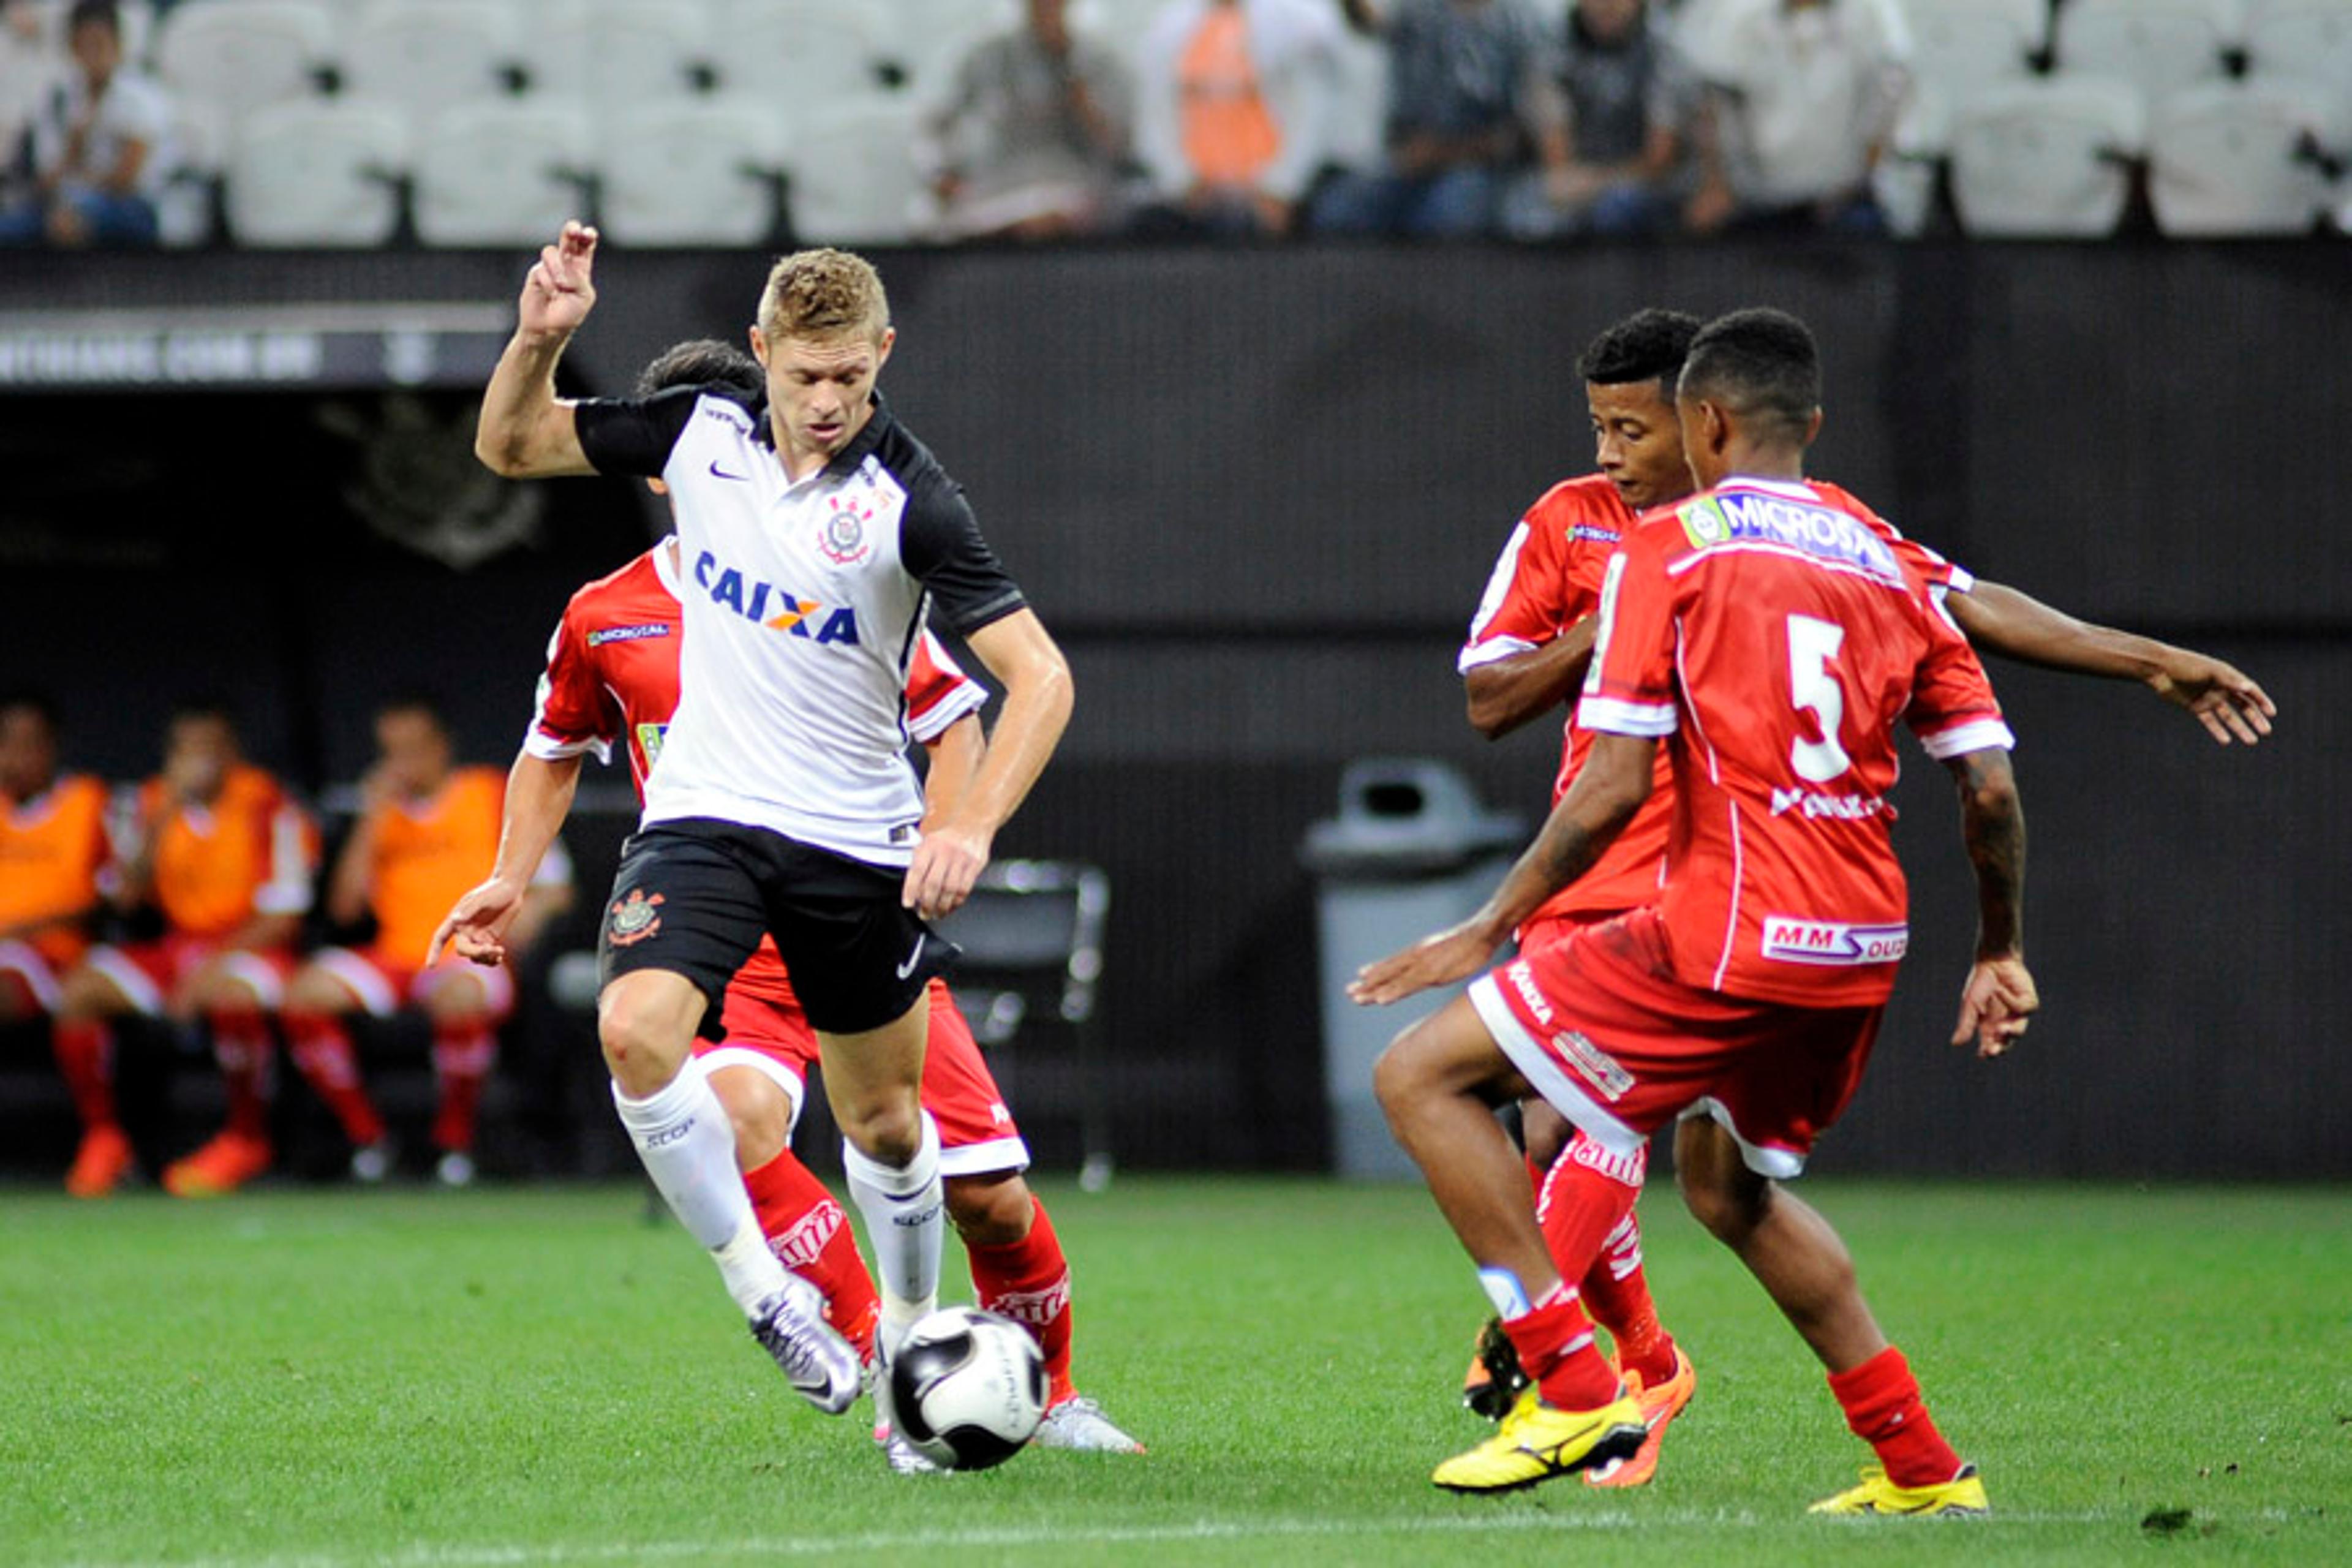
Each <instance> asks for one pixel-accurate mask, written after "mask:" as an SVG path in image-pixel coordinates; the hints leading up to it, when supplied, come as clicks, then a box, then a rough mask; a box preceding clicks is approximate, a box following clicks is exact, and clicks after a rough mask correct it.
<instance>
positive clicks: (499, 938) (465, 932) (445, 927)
mask: <svg viewBox="0 0 2352 1568" xmlns="http://www.w3.org/2000/svg"><path fill="white" fill-rule="evenodd" d="M522 899H523V889H521V888H520V887H518V886H517V885H515V884H514V883H512V882H509V881H508V880H507V879H504V878H502V877H493V878H491V879H489V880H488V881H487V882H484V883H483V884H482V885H481V886H480V887H478V888H476V889H474V890H473V891H471V892H469V893H467V895H466V896H465V897H464V898H462V899H459V900H457V902H456V903H455V904H453V905H451V906H450V909H449V912H448V914H447V915H446V916H444V917H443V918H442V921H441V924H440V926H439V927H438V928H437V929H436V931H434V932H433V947H432V950H431V951H430V952H427V953H426V954H425V965H426V966H427V967H428V968H429V967H431V966H432V965H433V964H436V963H439V962H440V961H441V953H442V950H443V949H445V948H446V949H450V950H452V951H454V952H457V955H458V956H459V957H460V958H466V959H471V960H472V961H473V962H474V963H478V964H480V965H482V966H483V967H484V968H486V969H495V968H497V967H498V966H499V964H501V963H505V962H506V961H507V943H506V934H507V928H508V927H509V926H510V925H512V924H514V919H515V916H517V915H518V914H520V913H521V912H522Z"/></svg>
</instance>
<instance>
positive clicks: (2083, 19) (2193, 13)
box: [2058, 0, 2243, 103]
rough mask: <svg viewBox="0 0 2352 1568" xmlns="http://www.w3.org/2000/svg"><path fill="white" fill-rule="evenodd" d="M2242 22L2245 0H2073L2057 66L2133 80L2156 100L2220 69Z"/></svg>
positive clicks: (2061, 20)
mask: <svg viewBox="0 0 2352 1568" xmlns="http://www.w3.org/2000/svg"><path fill="white" fill-rule="evenodd" d="M2242 30H2243V18H2242V13H2241V11H2240V9H2239V0H2067V4H2066V6H2065V8H2064V9H2063V11H2061V12H2060V13H2059V16H2058V68H2059V69H2060V70H2062V71H2067V72H2081V73H2084V74H2086V75H2091V76H2102V77H2113V78H2116V79H2119V80H2122V81H2128V82H2130V83H2132V84H2133V85H2134V86H2136V87H2137V88H2138V89H2139V90H2140V95H2141V96H2142V97H2143V98H2144V99H2146V100H2147V101H2148V102H2150V103H2153V102H2155V101H2156V100H2158V99H2160V98H2163V97H2165V96H2166V95H2167V94H2168V93H2174V92H2178V91H2179V90H2180V89H2182V88H2184V87H2191V86H2194V85H2195V84H2196V83H2198V82H2200V81H2210V80H2213V79H2216V78H2218V77H2220V76H2221V74H2222V73H2223V71H2224V70H2226V69H2227V68H2228V62H2227V59H2226V56H2227V53H2228V51H2229V50H2230V49H2231V48H2233V47H2236V46H2237V43H2238V40H2239V37H2241V35H2242Z"/></svg>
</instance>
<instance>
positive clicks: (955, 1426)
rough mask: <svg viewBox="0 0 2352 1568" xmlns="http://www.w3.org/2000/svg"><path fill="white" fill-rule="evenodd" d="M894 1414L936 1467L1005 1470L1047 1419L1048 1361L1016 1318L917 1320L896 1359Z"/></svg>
mask: <svg viewBox="0 0 2352 1568" xmlns="http://www.w3.org/2000/svg"><path fill="white" fill-rule="evenodd" d="M890 1415H891V1419H892V1420H894V1421H896V1422H897V1423H898V1435H899V1436H902V1437H904V1438H906V1439H907V1441H908V1442H909V1443H911V1444H913V1445H914V1447H915V1451H916V1452H917V1453H919V1454H920V1455H922V1456H923V1458H927V1459H929V1460H930V1461H931V1462H932V1463H933V1464H935V1465H939V1466H941V1467H943V1468H947V1469H950V1470H984V1469H987V1468H989V1467H990V1466H992V1465H1001V1464H1003V1463H1004V1461H1005V1460H1007V1459H1009V1458H1012V1457H1013V1455H1015V1454H1017V1453H1019V1452H1020V1451H1021V1445H1023V1444H1024V1443H1026V1442H1027V1441H1029V1437H1030V1435H1031V1434H1032V1433H1034V1432H1035V1431H1036V1430H1037V1424H1038V1423H1039V1422H1040V1421H1043V1420H1044V1419H1045V1356H1044V1355H1042V1354H1041V1353H1039V1352H1038V1349H1037V1342H1036V1341H1035V1340H1034V1339H1031V1338H1030V1337H1029V1331H1028V1330H1026V1329H1024V1328H1023V1327H1022V1326H1021V1325H1020V1324H1018V1323H1016V1322H1014V1321H1013V1320H1012V1319H1010V1318H1004V1317H999V1316H998V1315H997V1314H996V1313H994V1312H983V1311H982V1310H980V1309H979V1308H977V1307H943V1308H941V1309H940V1310H938V1311H936V1312H932V1313H930V1314H929V1315H928V1316H926V1317H923V1318H919V1319H918V1320H917V1321H916V1322H915V1324H914V1326H913V1327H911V1328H909V1329H908V1331H907V1337H906V1339H905V1340H903V1341H901V1342H899V1345H898V1354H897V1355H895V1356H893V1357H892V1358H891V1360H890Z"/></svg>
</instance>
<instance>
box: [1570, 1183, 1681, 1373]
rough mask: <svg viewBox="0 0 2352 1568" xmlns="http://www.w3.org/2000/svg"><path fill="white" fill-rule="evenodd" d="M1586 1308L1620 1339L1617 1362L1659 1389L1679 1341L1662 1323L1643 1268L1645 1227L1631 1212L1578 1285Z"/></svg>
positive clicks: (1672, 1366) (1672, 1365)
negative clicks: (1643, 1229)
mask: <svg viewBox="0 0 2352 1568" xmlns="http://www.w3.org/2000/svg"><path fill="white" fill-rule="evenodd" d="M1577 1292H1578V1294H1580V1295H1581V1296H1582V1297H1583V1298H1584V1310H1586V1311H1588V1312H1591V1314H1592V1319H1593V1321H1595V1322H1597V1323H1599V1324H1600V1325H1601V1327H1602V1328H1604V1329H1607V1330H1608V1331H1609V1337H1610V1338H1611V1339H1612V1340H1615V1341H1616V1342H1617V1364H1618V1365H1620V1366H1622V1367H1623V1368H1625V1369H1626V1370H1627V1371H1629V1372H1638V1373H1641V1374H1642V1382H1643V1384H1644V1385H1645V1386H1647V1387H1651V1388H1655V1387H1656V1386H1657V1385H1658V1384H1661V1383H1664V1382H1665V1381H1666V1380H1667V1379H1668V1378H1670V1377H1672V1376H1674V1374H1675V1340H1674V1336H1673V1335H1672V1334H1669V1333H1668V1332H1666V1330H1665V1325H1664V1324H1663V1323H1661V1322H1659V1321H1658V1309H1657V1305H1656V1303H1654V1302H1653V1301H1652V1300H1650V1281H1649V1279H1648V1277H1647V1276H1645V1275H1644V1274H1643V1272H1642V1225H1641V1221H1640V1220H1638V1219H1637V1218H1635V1217H1634V1216H1633V1215H1631V1214H1628V1215H1626V1216H1625V1217H1624V1219H1623V1220H1622V1221H1621V1222H1620V1223H1619V1225H1618V1226H1617V1228H1616V1229H1615V1230H1612V1231H1611V1232H1610V1233H1609V1236H1608V1238H1607V1239H1606V1240H1604V1241H1603V1242H1601V1256H1600V1257H1599V1258H1595V1259H1593V1262H1592V1267H1591V1269H1589V1270H1587V1271H1586V1273H1585V1276H1584V1278H1583V1279H1582V1280H1580V1282H1579V1283H1578V1286H1577Z"/></svg>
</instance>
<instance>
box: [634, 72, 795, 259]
mask: <svg viewBox="0 0 2352 1568" xmlns="http://www.w3.org/2000/svg"><path fill="white" fill-rule="evenodd" d="M602 129H603V131H604V153H603V155H602V157H601V160H600V168H601V170H602V173H603V175H604V185H603V199H602V201H601V203H600V204H599V208H598V223H599V226H600V227H601V228H602V229H603V231H604V233H605V234H606V235H608V236H609V237H612V238H613V239H614V240H616V241H619V242H621V243H624V244H627V245H757V244H760V243H761V242H763V241H765V240H766V239H767V238H768V237H769V235H770V233H771V232H772V230H773V229H774V227H775V223H776V216H777V206H776V187H775V184H774V183H773V181H772V175H773V174H775V173H776V172H778V171H780V170H781V169H782V167H783V163H784V128H783V121H782V115H781V114H779V113H778V112H777V110H776V109H775V107H774V106H773V105H772V103H770V102H769V101H767V100H764V99H752V98H744V97H740V96H739V97H710V98H688V99H671V100H667V101H664V102H658V103H645V104H639V105H638V106H636V107H635V108H634V109H631V110H625V111H624V112H622V113H620V114H618V115H615V116H614V117H613V118H612V119H611V120H610V121H606V122H605V123H604V125H603V127H602Z"/></svg>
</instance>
